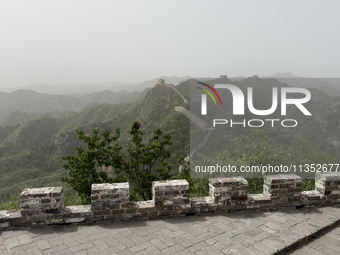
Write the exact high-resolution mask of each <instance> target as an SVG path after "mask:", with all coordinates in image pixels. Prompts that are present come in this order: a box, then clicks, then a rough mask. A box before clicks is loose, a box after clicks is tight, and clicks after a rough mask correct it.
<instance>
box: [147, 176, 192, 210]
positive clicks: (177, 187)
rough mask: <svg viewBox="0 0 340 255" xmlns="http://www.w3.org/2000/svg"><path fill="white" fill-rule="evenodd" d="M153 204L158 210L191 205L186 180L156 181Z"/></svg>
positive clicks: (153, 186) (153, 184)
mask: <svg viewBox="0 0 340 255" xmlns="http://www.w3.org/2000/svg"><path fill="white" fill-rule="evenodd" d="M152 195H153V202H154V205H155V207H156V208H161V207H163V206H167V207H168V209H170V210H172V209H173V207H175V206H178V205H185V204H189V183H188V182H187V181H186V180H170V181H154V182H153V183H152Z"/></svg>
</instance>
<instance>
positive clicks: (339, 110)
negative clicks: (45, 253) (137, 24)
mask: <svg viewBox="0 0 340 255" xmlns="http://www.w3.org/2000/svg"><path fill="white" fill-rule="evenodd" d="M196 81H197V80H195V79H189V80H186V81H184V82H181V83H180V84H179V85H178V86H176V88H177V90H179V91H180V93H182V95H184V97H186V98H189V94H188V93H189V91H190V87H192V86H197V83H196ZM224 81H225V82H227V83H233V84H235V85H237V86H239V87H240V88H241V89H243V90H244V89H245V88H246V87H247V86H254V87H255V88H256V89H257V90H260V91H261V93H255V99H254V101H255V102H264V101H265V100H264V98H265V97H269V98H270V96H271V95H270V91H271V90H268V89H267V88H268V87H272V86H286V85H285V84H283V83H281V82H279V81H277V80H276V79H273V78H268V79H264V80H262V79H256V78H246V79H242V80H240V81H237V82H233V81H232V80H229V79H226V80H224ZM208 82H209V84H215V83H220V82H221V79H211V80H209V81H208ZM166 83H170V82H168V81H166ZM155 84H156V82H154V84H153V85H152V88H150V89H146V90H144V91H142V92H132V93H128V92H119V93H114V92H111V91H103V92H97V93H92V94H89V95H84V96H69V95H59V96H57V95H47V94H40V93H37V92H34V91H31V90H26V91H25V90H19V91H16V92H13V93H0V96H1V99H0V103H1V106H0V107H1V108H0V110H1V111H0V113H1V114H3V113H4V112H5V111H7V112H9V111H10V110H12V112H11V113H9V114H7V116H4V114H3V117H4V118H3V119H2V123H0V202H1V201H4V200H7V199H9V198H10V196H11V195H12V194H17V193H18V192H20V190H21V189H22V188H24V187H39V186H44V185H53V186H55V185H62V184H61V181H60V178H61V176H62V175H64V174H65V170H64V169H63V168H62V164H63V161H62V159H61V157H62V156H64V155H70V154H74V153H75V147H76V146H80V145H81V144H79V141H78V139H77V137H76V134H75V129H76V128H79V127H80V128H82V129H84V130H85V132H87V133H89V132H91V130H92V129H93V128H95V127H99V128H100V130H104V129H105V128H110V129H115V128H117V127H119V128H120V129H121V130H122V137H123V139H126V134H127V130H128V128H129V127H130V125H131V124H132V122H133V121H135V120H139V121H141V123H142V127H143V130H144V131H145V134H146V135H149V134H150V133H151V131H152V130H153V129H154V128H155V127H160V128H162V129H163V130H165V131H170V132H171V134H172V137H173V145H172V147H171V163H172V164H173V171H178V162H177V158H178V157H185V156H187V155H188V153H189V151H190V146H189V138H190V124H189V120H188V119H187V118H186V117H185V116H184V115H183V114H182V113H180V112H177V111H176V110H175V107H176V106H182V107H184V108H187V109H188V108H189V104H187V103H185V102H183V98H182V97H181V96H180V95H179V94H178V93H177V92H176V91H175V90H174V89H172V88H171V86H160V85H155ZM311 93H312V95H313V96H312V101H311V103H310V109H311V111H312V112H313V118H312V119H311V120H310V121H309V122H305V123H304V122H302V123H301V124H300V125H299V128H298V129H297V131H298V132H297V133H296V134H295V133H294V132H293V131H292V132H290V131H289V130H288V131H289V132H287V134H285V136H284V137H281V138H280V139H281V140H280V139H279V136H278V135H275V136H273V137H272V138H271V139H273V140H272V141H271V142H272V143H273V144H280V145H282V144H284V145H286V146H289V141H292V140H296V136H299V137H300V136H301V139H305V140H306V141H307V143H308V142H310V143H311V146H312V147H313V148H315V150H319V149H320V148H321V149H322V150H323V151H326V149H329V151H330V155H331V153H333V152H334V151H338V150H339V149H340V141H339V132H340V131H339V128H340V123H339V119H340V116H339V114H340V104H339V99H340V98H339V97H329V96H327V95H326V94H325V93H322V92H320V91H318V90H316V89H311ZM267 99H268V98H267ZM267 99H266V100H267ZM226 102H227V104H228V103H229V104H230V103H231V100H230V101H228V100H227V101H226ZM15 107H16V108H15ZM14 109H15V111H14ZM297 112H298V111H297ZM294 114H295V113H294ZM294 116H295V115H293V116H292V118H294ZM228 117H230V116H226V118H228ZM315 134H318V135H317V136H316V135H315ZM201 135H202V134H201ZM238 135H240V132H239V131H238V130H235V131H233V132H228V137H227V138H226V139H227V140H228V141H230V144H231V145H232V144H233V143H232V141H233V139H235V138H236V137H237V136H238ZM214 139H215V138H214V136H213V135H212V136H211V140H212V142H214ZM215 142H216V141H215ZM278 148H281V147H279V146H278ZM283 149H284V150H286V149H287V148H283ZM301 151H303V152H305V149H304V150H301ZM282 153H283V154H286V153H285V151H283V152H282Z"/></svg>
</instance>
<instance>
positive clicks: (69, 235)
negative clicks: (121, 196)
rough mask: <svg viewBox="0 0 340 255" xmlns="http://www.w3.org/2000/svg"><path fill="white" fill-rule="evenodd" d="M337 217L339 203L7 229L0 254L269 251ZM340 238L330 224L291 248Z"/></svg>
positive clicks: (320, 247)
mask: <svg viewBox="0 0 340 255" xmlns="http://www.w3.org/2000/svg"><path fill="white" fill-rule="evenodd" d="M336 215H337V216H336ZM339 219H340V207H320V208H316V209H315V208H309V209H308V210H306V209H303V210H297V209H289V210H284V211H270V212H255V211H254V212H253V211H252V212H250V211H248V212H245V213H242V212H237V213H224V214H219V215H206V216H199V217H182V218H170V219H164V220H161V219H158V220H152V221H145V222H143V221H129V222H113V223H108V222H106V223H105V224H104V223H100V224H98V225H87V224H76V225H66V226H53V227H51V226H48V227H43V228H32V229H28V230H15V231H12V230H6V231H3V232H0V254H1V255H2V254H13V255H14V254H25V255H26V254H28V255H29V254H34V255H36V254H38V255H40V254H44V255H46V254H58V253H60V254H61V255H65V254H99V255H105V254H110V255H112V254H176V255H180V254H186V255H190V254H233V255H234V254H235V255H237V254H243V255H249V254H256V255H261V254H272V253H275V252H277V251H279V250H280V249H284V248H286V247H290V246H292V245H293V244H295V243H297V242H299V240H302V241H306V239H307V236H308V235H312V234H313V233H315V232H316V231H319V230H320V229H323V228H324V227H326V226H328V225H332V224H334V223H335V222H336V221H338V220H339ZM322 238H324V239H322ZM339 244H340V228H335V229H332V230H331V231H330V232H327V233H323V232H322V235H321V236H320V237H319V238H316V239H312V240H311V242H308V243H307V244H306V245H305V246H302V247H299V249H295V250H294V251H292V252H293V254H294V252H295V253H296V254H308V255H313V254H336V253H334V251H339V250H340V247H339ZM300 249H301V250H300ZM302 251H304V252H302ZM337 254H339V253H337Z"/></svg>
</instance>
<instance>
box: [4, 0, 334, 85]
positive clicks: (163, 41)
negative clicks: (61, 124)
mask: <svg viewBox="0 0 340 255" xmlns="http://www.w3.org/2000/svg"><path fill="white" fill-rule="evenodd" d="M339 31H340V1H338V0H334V1H331V0H327V1H322V0H319V1H311V0H306V1H304V0H299V1H294V0H284V1H277V0H276V1H273V0H266V1H264V0H263V1H262V0H258V1H253V0H249V1H240V0H234V1H222V0H221V1H212V0H210V1H199V0H193V1H189V0H181V1H174V0H171V1H170V0H167V1H160V0H158V1H156V0H154V1H151V0H150V1H142V0H139V1H127V0H125V1H123V0H122V1H114V0H106V1H104V0H97V1H95V0H91V1H89V0H49V1H46V0H29V1H28V0H0V87H10V86H25V85H28V84H31V83H46V84H74V83H101V82H110V81H127V82H139V81H144V80H149V79H152V78H155V77H158V76H161V75H167V76H172V75H176V76H184V75H190V76H193V77H216V76H219V75H220V74H228V75H230V76H238V75H252V74H259V75H271V74H274V73H276V72H287V71H290V72H292V73H294V74H296V75H299V76H305V77H340V75H339V72H340V50H339V45H340V32H339Z"/></svg>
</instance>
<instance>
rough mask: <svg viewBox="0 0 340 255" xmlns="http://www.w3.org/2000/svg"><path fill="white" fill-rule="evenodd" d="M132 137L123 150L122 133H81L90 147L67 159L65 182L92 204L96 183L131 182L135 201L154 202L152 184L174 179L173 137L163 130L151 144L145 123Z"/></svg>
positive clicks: (136, 127) (156, 132)
mask: <svg viewBox="0 0 340 255" xmlns="http://www.w3.org/2000/svg"><path fill="white" fill-rule="evenodd" d="M129 134H130V135H131V139H130V141H129V143H128V144H127V147H126V149H125V150H124V149H123V146H122V145H121V143H120V141H119V139H120V130H119V129H116V131H115V133H114V134H111V131H110V130H109V129H106V130H105V131H104V132H102V133H101V134H100V133H99V129H98V128H95V129H94V130H93V134H92V136H89V135H86V134H85V133H84V132H83V131H82V130H80V129H78V130H77V135H78V139H80V140H81V141H83V142H84V143H85V144H86V149H83V148H81V147H78V148H76V150H77V155H76V156H65V157H63V159H64V160H66V161H67V162H66V163H65V164H64V165H63V167H64V168H65V169H67V170H68V176H66V177H63V181H64V182H67V183H69V184H70V185H71V186H72V187H73V189H74V190H75V191H77V193H78V195H79V196H80V197H81V198H82V200H83V201H86V202H89V201H90V196H91V185H92V184H94V183H113V182H126V181H128V182H129V183H130V185H131V186H130V190H131V198H132V199H137V200H139V199H141V198H142V199H143V200H149V199H151V184H152V182H153V181H156V180H166V179H168V178H170V164H169V163H168V162H167V159H168V158H169V157H170V153H169V151H167V149H166V147H168V146H169V145H171V136H170V134H169V133H167V134H164V133H163V131H161V130H160V129H156V130H154V131H153V133H152V136H151V137H150V138H149V139H148V141H147V142H143V131H142V129H141V124H140V123H139V122H137V121H135V122H134V123H133V124H132V126H131V128H130V130H129Z"/></svg>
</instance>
